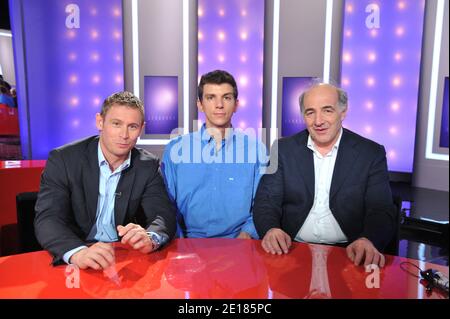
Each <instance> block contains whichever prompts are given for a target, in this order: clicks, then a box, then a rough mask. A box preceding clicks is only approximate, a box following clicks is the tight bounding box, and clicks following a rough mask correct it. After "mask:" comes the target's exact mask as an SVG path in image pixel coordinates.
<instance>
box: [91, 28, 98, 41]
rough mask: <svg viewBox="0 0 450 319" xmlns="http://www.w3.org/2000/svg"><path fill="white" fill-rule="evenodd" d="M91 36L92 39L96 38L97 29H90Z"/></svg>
mask: <svg viewBox="0 0 450 319" xmlns="http://www.w3.org/2000/svg"><path fill="white" fill-rule="evenodd" d="M91 38H92V39H97V38H98V31H97V30H92V31H91Z"/></svg>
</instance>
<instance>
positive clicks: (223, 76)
mask: <svg viewBox="0 0 450 319" xmlns="http://www.w3.org/2000/svg"><path fill="white" fill-rule="evenodd" d="M224 83H228V84H230V85H231V86H232V87H233V96H234V98H235V99H237V98H238V89H237V85H236V81H235V79H234V77H233V76H232V75H231V74H230V73H228V72H227V71H224V70H214V71H211V72H208V73H205V74H203V75H202V77H201V79H200V83H199V84H198V99H199V100H200V101H201V100H202V99H203V87H204V86H205V84H224Z"/></svg>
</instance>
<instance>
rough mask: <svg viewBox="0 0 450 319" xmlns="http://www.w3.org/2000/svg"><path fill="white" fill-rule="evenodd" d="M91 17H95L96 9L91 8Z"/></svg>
mask: <svg viewBox="0 0 450 319" xmlns="http://www.w3.org/2000/svg"><path fill="white" fill-rule="evenodd" d="M91 15H93V16H96V15H97V9H96V8H92V9H91Z"/></svg>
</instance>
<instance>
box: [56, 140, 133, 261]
mask: <svg viewBox="0 0 450 319" xmlns="http://www.w3.org/2000/svg"><path fill="white" fill-rule="evenodd" d="M97 153H98V166H99V168H100V180H99V188H98V191H99V194H98V201H97V212H96V222H95V224H94V226H93V227H92V229H91V231H90V232H89V235H88V237H87V238H86V240H87V241H100V242H114V241H117V240H118V236H117V230H116V226H115V219H114V202H115V197H116V195H115V193H116V188H117V184H118V183H119V179H120V176H121V174H122V171H123V170H125V169H127V168H128V167H129V166H130V158H131V152H130V153H129V154H128V158H127V159H126V160H125V161H124V162H123V163H122V164H121V165H120V166H119V167H118V168H116V169H115V170H114V172H112V171H111V169H110V168H109V164H108V161H107V160H106V159H105V156H104V155H103V152H102V149H101V147H100V142H99V143H98V151H97ZM83 248H86V246H80V247H77V248H75V249H72V250H70V251H68V252H67V253H65V254H64V256H63V259H64V261H65V262H66V263H69V260H70V257H72V255H73V254H75V253H76V252H78V251H79V250H81V249H83Z"/></svg>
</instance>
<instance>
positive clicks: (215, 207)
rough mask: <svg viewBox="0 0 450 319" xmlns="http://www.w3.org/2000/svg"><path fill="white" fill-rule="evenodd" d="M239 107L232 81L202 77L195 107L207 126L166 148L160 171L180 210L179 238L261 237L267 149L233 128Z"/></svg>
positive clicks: (222, 75) (220, 74)
mask: <svg viewBox="0 0 450 319" xmlns="http://www.w3.org/2000/svg"><path fill="white" fill-rule="evenodd" d="M238 105H239V100H238V89H237V86H236V81H235V80H234V78H233V76H232V75H231V74H229V73H228V72H226V71H222V70H216V71H212V72H209V73H207V74H204V75H203V76H202V78H201V79H200V83H199V86H198V101H197V106H198V109H199V111H201V112H203V113H205V116H206V123H205V124H203V126H202V127H201V129H200V130H199V131H197V132H194V133H190V134H187V135H184V136H179V137H177V138H175V139H173V140H172V141H171V142H170V143H169V144H168V145H167V147H166V149H165V151H164V155H163V160H162V172H163V175H164V178H165V182H166V187H167V190H168V193H169V196H170V197H171V199H172V200H173V201H174V202H175V203H176V205H177V208H178V235H179V236H181V237H191V238H210V237H226V238H245V239H250V238H255V239H257V238H259V237H258V234H257V232H256V229H255V226H254V224H253V217H252V207H253V198H254V195H255V193H256V189H257V187H258V183H259V180H260V178H261V176H262V174H263V173H264V164H263V163H264V159H265V158H266V148H265V146H264V144H262V143H261V142H259V141H258V140H257V139H256V136H255V134H249V132H250V133H251V132H252V130H246V132H245V133H244V132H242V131H239V130H237V129H234V128H233V127H232V125H231V118H232V116H233V114H234V113H235V112H236V110H237V108H238Z"/></svg>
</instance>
